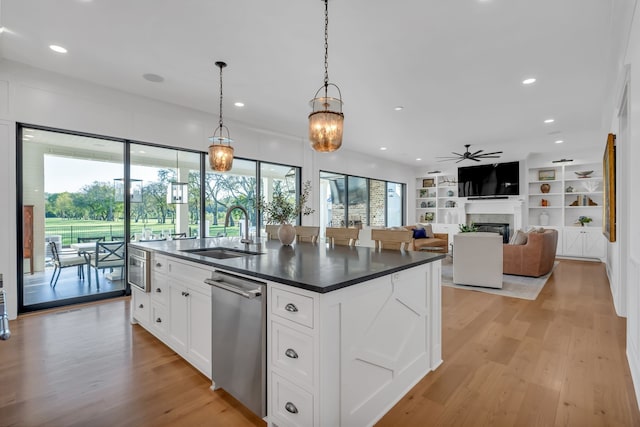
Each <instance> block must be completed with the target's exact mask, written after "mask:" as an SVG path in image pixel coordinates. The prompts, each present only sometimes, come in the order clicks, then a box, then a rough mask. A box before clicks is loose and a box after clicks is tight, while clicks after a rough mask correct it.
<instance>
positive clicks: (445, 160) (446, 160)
mask: <svg viewBox="0 0 640 427" xmlns="http://www.w3.org/2000/svg"><path fill="white" fill-rule="evenodd" d="M456 159H457V157H449V158H447V159H442V160H438V162H450V161H451V160H456Z"/></svg>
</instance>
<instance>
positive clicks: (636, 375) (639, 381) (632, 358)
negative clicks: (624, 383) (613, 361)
mask: <svg viewBox="0 0 640 427" xmlns="http://www.w3.org/2000/svg"><path fill="white" fill-rule="evenodd" d="M639 360H640V355H638V354H637V351H636V350H635V349H634V348H633V346H631V345H629V340H627V362H628V363H629V371H630V372H631V382H632V383H633V389H634V390H635V392H636V405H638V408H640V365H638V361H639Z"/></svg>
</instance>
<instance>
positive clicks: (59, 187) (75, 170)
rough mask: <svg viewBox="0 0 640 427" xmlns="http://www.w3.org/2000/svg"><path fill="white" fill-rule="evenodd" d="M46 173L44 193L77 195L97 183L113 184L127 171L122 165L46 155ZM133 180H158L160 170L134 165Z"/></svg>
mask: <svg viewBox="0 0 640 427" xmlns="http://www.w3.org/2000/svg"><path fill="white" fill-rule="evenodd" d="M44 174H45V175H44V176H45V180H44V191H45V193H62V192H65V191H68V192H69V193H75V192H78V191H79V190H80V189H81V188H82V187H84V186H85V185H88V184H91V183H93V182H94V181H99V182H109V183H113V180H114V179H116V178H122V177H123V176H124V171H123V165H122V164H117V163H110V162H101V161H93V160H88V159H72V158H68V157H58V156H47V155H45V156H44ZM131 178H132V179H141V180H142V183H143V184H144V183H145V182H150V181H158V168H154V167H147V166H134V165H132V166H131Z"/></svg>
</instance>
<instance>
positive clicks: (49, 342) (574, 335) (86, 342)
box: [0, 261, 640, 427]
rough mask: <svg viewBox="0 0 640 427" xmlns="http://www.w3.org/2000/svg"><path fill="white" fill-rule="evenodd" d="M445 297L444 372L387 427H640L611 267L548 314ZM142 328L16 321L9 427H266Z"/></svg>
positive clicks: (559, 279)
mask: <svg viewBox="0 0 640 427" xmlns="http://www.w3.org/2000/svg"><path fill="white" fill-rule="evenodd" d="M442 293H443V359H444V363H443V364H442V365H441V366H440V367H439V368H438V369H437V370H436V371H435V372H432V373H430V374H429V375H427V376H426V377H425V378H424V379H423V380H422V381H421V382H420V383H419V384H418V385H416V386H415V387H414V388H413V389H412V390H411V391H410V392H409V393H408V394H407V395H406V396H405V397H404V398H403V399H402V400H401V401H400V402H399V403H398V404H397V405H396V406H395V407H394V408H393V409H392V410H391V411H390V412H389V413H388V414H387V415H386V416H385V417H384V418H383V419H382V420H381V421H380V423H379V425H380V426H465V425H467V426H554V425H558V426H560V425H562V426H580V427H582V426H600V425H609V426H640V413H639V412H638V408H637V406H636V403H635V402H636V400H635V394H634V391H633V386H632V384H631V379H630V374H629V369H628V366H627V362H626V356H625V353H624V352H625V322H624V319H621V318H618V317H617V316H616V315H615V313H614V310H613V304H612V301H611V295H610V292H609V288H608V283H607V279H606V274H605V271H604V266H603V265H602V264H598V263H587V262H577V261H562V262H561V263H560V265H559V266H558V267H557V268H556V269H555V271H554V273H553V275H552V276H551V279H550V280H549V282H548V283H547V284H546V286H545V288H544V289H543V291H542V292H541V294H540V296H539V297H538V299H537V300H536V301H526V300H519V299H510V298H503V297H498V296H494V295H488V294H484V293H479V292H471V291H466V290H458V289H452V288H446V287H445V288H443V290H442ZM128 318H129V303H128V300H127V299H126V298H125V299H119V300H113V301H109V302H104V303H99V304H92V305H86V306H81V307H73V308H68V309H66V310H58V311H53V312H49V313H41V314H37V315H29V316H21V317H20V318H19V319H18V320H17V321H12V322H11V328H12V333H13V336H12V337H11V339H10V340H9V341H0V426H38V425H51V426H169V425H178V426H198V425H207V426H254V425H258V426H260V425H264V423H263V422H262V421H261V420H260V419H258V418H257V417H255V416H254V415H253V414H251V413H250V412H248V411H247V410H246V409H244V408H242V407H241V406H240V405H239V403H238V402H237V401H235V400H234V399H233V398H232V397H230V396H229V395H227V394H226V393H224V392H223V391H216V392H213V391H211V390H209V386H210V383H209V381H208V380H207V379H206V378H205V377H204V376H202V375H201V374H200V373H199V372H198V371H196V370H195V369H194V368H192V367H191V366H189V365H188V364H187V363H186V362H184V361H183V360H182V359H181V358H180V357H178V356H177V355H176V354H175V353H174V352H173V351H171V350H170V349H168V348H167V347H166V346H164V345H163V344H161V343H160V342H159V341H158V340H156V339H155V338H154V337H153V336H151V335H150V334H148V333H147V332H145V331H144V330H143V329H142V328H140V327H139V326H133V327H132V326H131V325H130V324H129V322H128Z"/></svg>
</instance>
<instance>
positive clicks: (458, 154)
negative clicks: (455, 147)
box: [451, 151, 464, 157]
mask: <svg viewBox="0 0 640 427" xmlns="http://www.w3.org/2000/svg"><path fill="white" fill-rule="evenodd" d="M451 154H455V155H456V156H460V157H462V156H464V154H460V153H454V152H453V151H452V152H451Z"/></svg>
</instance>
